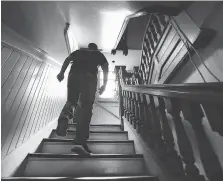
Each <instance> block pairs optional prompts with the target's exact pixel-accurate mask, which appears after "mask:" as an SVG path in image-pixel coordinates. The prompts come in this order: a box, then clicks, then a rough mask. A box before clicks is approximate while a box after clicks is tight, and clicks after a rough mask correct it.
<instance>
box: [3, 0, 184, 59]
mask: <svg viewBox="0 0 223 181" xmlns="http://www.w3.org/2000/svg"><path fill="white" fill-rule="evenodd" d="M157 3H158V4H167V5H168V6H178V5H179V3H180V2H153V1H143V2H140V1H45V2H44V1H29V2H27V1H14V2H12V1H8V2H6V1H2V23H4V24H5V25H6V26H8V27H10V28H11V29H13V30H14V31H16V32H17V33H19V34H20V35H22V36H23V37H25V38H26V39H28V40H29V41H31V42H32V43H33V44H35V45H36V46H37V47H39V48H41V49H42V50H44V51H46V52H47V53H49V54H50V56H52V57H53V58H54V59H56V60H58V61H59V62H63V61H64V59H65V58H66V57H67V55H68V52H67V48H66V43H65V39H64V34H63V33H64V28H65V23H66V21H67V22H69V23H70V33H71V34H72V37H73V39H74V41H75V43H77V44H78V46H79V48H86V47H87V45H88V44H89V43H90V42H94V43H96V44H97V45H98V48H99V49H102V50H103V52H107V53H108V52H110V51H111V49H112V48H113V47H114V45H115V43H116V40H117V38H118V34H119V32H120V30H121V27H122V24H123V21H124V19H125V17H126V16H128V15H130V14H133V13H134V12H135V11H138V10H140V9H142V8H144V7H147V6H151V5H153V4H157ZM137 22H138V23H137ZM145 22H146V18H141V19H138V21H137V20H136V19H132V21H131V24H130V27H132V28H131V29H130V31H129V32H130V34H131V36H130V37H132V38H131V39H130V40H128V43H129V45H130V46H129V47H130V48H131V49H135V50H136V49H139V48H140V43H141V40H142V35H143V32H144V30H143V29H144V27H145V25H146V23H145ZM138 27H140V29H138ZM130 55H131V54H130ZM130 55H128V56H130ZM112 60H113V58H111V60H109V61H112ZM137 62H138V57H137Z"/></svg>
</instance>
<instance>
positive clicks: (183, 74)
mask: <svg viewBox="0 0 223 181" xmlns="http://www.w3.org/2000/svg"><path fill="white" fill-rule="evenodd" d="M198 13H199V11H197V14H196V13H194V12H193V13H191V14H193V15H191V14H190V12H189V14H190V15H191V18H192V19H193V20H196V21H197V22H198V21H201V20H200V19H199V18H197V17H196V15H197V16H199V15H198ZM222 17H223V3H222V2H220V3H216V5H215V6H214V8H213V9H212V11H211V13H210V14H209V15H208V16H207V17H206V18H205V20H203V21H202V22H203V23H202V24H201V25H200V28H208V29H212V30H214V31H216V35H215V37H214V38H213V39H212V41H211V42H210V43H209V44H208V45H207V47H206V48H201V49H199V50H198V53H199V55H200V56H201V59H202V60H203V61H204V63H205V65H206V66H207V67H208V68H209V70H210V71H211V72H212V73H213V74H214V75H215V76H216V77H217V78H218V79H220V80H221V81H223V71H222V70H223V62H222V57H223V44H222V42H223V26H222ZM197 22H195V23H197ZM197 24H198V23H197ZM192 59H193V60H194V62H195V63H196V65H197V67H198V68H199V70H200V71H201V73H202V75H203V76H204V78H205V80H206V82H216V81H217V80H216V79H215V78H214V77H213V76H212V75H211V74H210V73H209V72H208V70H207V69H206V68H205V66H204V65H202V64H201V61H199V59H198V57H197V56H196V55H195V54H194V55H193V56H192ZM176 75H177V76H176ZM197 82H204V81H203V80H202V78H201V76H200V75H199V73H198V71H197V70H196V69H195V67H194V65H193V64H192V62H191V61H190V60H189V59H188V60H186V61H185V63H184V65H183V66H182V68H179V70H178V71H177V72H176V74H175V76H173V77H172V78H171V79H170V80H169V81H168V83H173V84H178V83H197Z"/></svg>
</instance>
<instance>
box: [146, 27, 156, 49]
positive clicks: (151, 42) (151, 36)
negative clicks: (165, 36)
mask: <svg viewBox="0 0 223 181" xmlns="http://www.w3.org/2000/svg"><path fill="white" fill-rule="evenodd" d="M148 40H149V43H150V46H151V47H152V48H151V49H150V50H151V53H152V52H153V51H154V48H155V45H154V44H155V40H154V38H153V34H152V32H151V30H150V29H149V30H148Z"/></svg>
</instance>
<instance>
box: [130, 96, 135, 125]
mask: <svg viewBox="0 0 223 181" xmlns="http://www.w3.org/2000/svg"><path fill="white" fill-rule="evenodd" d="M133 96H134V95H133V92H130V102H131V103H130V105H131V109H130V124H133V123H134V118H135V115H134V111H135V107H134V97H133Z"/></svg>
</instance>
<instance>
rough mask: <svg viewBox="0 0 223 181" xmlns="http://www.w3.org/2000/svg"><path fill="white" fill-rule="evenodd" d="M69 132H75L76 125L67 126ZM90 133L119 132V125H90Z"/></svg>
mask: <svg viewBox="0 0 223 181" xmlns="http://www.w3.org/2000/svg"><path fill="white" fill-rule="evenodd" d="M68 129H69V130H73V131H75V130H76V124H75V123H74V124H69V125H68ZM90 131H121V125H109V124H98V125H90Z"/></svg>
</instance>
